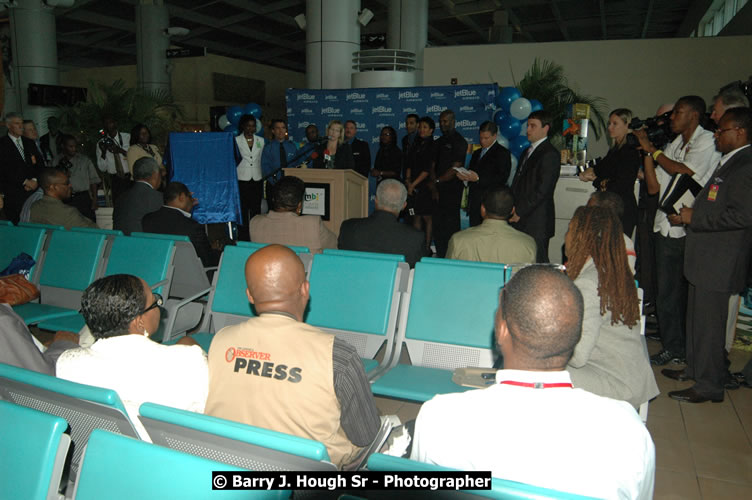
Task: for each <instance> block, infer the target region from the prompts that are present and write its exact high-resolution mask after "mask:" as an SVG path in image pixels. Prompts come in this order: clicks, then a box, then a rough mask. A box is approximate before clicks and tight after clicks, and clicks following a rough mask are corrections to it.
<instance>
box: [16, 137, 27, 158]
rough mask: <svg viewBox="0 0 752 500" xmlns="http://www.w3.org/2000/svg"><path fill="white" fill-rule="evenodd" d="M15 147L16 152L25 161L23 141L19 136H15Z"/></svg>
mask: <svg viewBox="0 0 752 500" xmlns="http://www.w3.org/2000/svg"><path fill="white" fill-rule="evenodd" d="M16 147H17V148H18V152H19V153H21V158H23V159H24V161H26V153H25V152H24V147H23V141H22V140H21V138H20V137H17V138H16Z"/></svg>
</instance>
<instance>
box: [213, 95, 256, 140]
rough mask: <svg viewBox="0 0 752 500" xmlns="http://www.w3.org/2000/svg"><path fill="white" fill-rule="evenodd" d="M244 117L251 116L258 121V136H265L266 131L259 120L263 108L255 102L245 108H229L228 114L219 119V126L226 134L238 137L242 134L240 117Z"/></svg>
mask: <svg viewBox="0 0 752 500" xmlns="http://www.w3.org/2000/svg"><path fill="white" fill-rule="evenodd" d="M243 115H251V116H253V117H254V118H255V119H256V135H259V136H263V135H264V129H263V128H262V126H261V120H259V118H260V117H261V106H259V105H258V104H256V103H255V102H251V103H248V104H246V105H245V106H230V107H229V108H227V112H226V113H225V114H224V115H222V116H220V117H219V120H217V124H218V125H219V128H221V129H222V130H224V131H225V132H230V133H232V135H238V134H239V133H240V129H239V128H238V124H239V123H240V117H242V116H243Z"/></svg>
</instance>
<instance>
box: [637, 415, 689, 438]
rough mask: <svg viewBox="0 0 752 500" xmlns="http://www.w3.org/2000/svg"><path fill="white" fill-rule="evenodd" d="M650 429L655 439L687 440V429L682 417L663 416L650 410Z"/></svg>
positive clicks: (648, 424)
mask: <svg viewBox="0 0 752 500" xmlns="http://www.w3.org/2000/svg"><path fill="white" fill-rule="evenodd" d="M647 426H648V430H649V431H650V435H651V436H652V437H653V439H667V440H669V441H682V442H687V441H688V440H687V431H686V430H685V428H684V419H683V418H681V417H678V418H677V417H663V416H660V415H652V414H650V413H649V412H648V423H647Z"/></svg>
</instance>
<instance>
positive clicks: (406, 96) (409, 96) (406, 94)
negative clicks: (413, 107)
mask: <svg viewBox="0 0 752 500" xmlns="http://www.w3.org/2000/svg"><path fill="white" fill-rule="evenodd" d="M397 97H398V98H399V99H417V98H418V93H417V92H411V91H409V90H406V91H404V92H400V93H399V94H398V95H397Z"/></svg>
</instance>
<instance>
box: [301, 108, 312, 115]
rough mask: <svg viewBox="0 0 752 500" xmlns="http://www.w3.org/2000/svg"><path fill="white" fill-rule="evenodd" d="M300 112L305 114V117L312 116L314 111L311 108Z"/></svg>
mask: <svg viewBox="0 0 752 500" xmlns="http://www.w3.org/2000/svg"><path fill="white" fill-rule="evenodd" d="M300 112H301V113H303V114H304V115H312V114H313V110H312V109H311V108H303V109H301V110H300Z"/></svg>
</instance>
